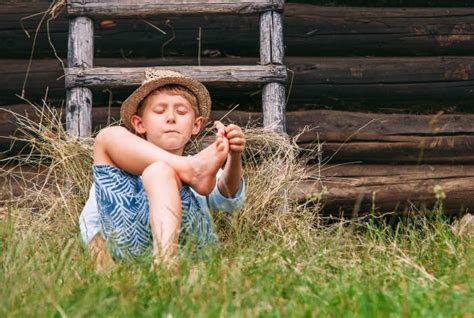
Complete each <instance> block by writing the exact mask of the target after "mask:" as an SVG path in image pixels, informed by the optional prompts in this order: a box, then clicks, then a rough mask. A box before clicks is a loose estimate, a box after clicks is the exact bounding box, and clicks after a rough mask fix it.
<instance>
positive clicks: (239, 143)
mask: <svg viewBox="0 0 474 318" xmlns="http://www.w3.org/2000/svg"><path fill="white" fill-rule="evenodd" d="M214 126H215V127H216V129H217V135H218V136H219V135H221V134H222V133H224V136H225V137H226V138H227V140H229V154H230V155H241V154H242V153H243V152H244V149H245V142H246V140H245V135H244V133H243V132H242V129H241V128H240V127H239V126H237V125H234V124H230V125H228V126H227V127H226V126H225V125H224V124H223V123H221V122H220V121H216V122H214Z"/></svg>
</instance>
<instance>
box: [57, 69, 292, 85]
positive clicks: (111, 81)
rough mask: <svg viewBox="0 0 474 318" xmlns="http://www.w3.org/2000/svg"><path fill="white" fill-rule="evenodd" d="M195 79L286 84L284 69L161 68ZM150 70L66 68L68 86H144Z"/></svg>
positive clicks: (208, 81) (206, 81)
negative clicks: (146, 74)
mask: <svg viewBox="0 0 474 318" xmlns="http://www.w3.org/2000/svg"><path fill="white" fill-rule="evenodd" d="M156 68H158V69H169V70H174V71H178V72H181V73H183V74H185V75H188V76H191V77H192V78H195V79H197V80H199V81H202V82H204V83H215V84H218V85H219V84H221V85H222V84H225V83H255V84H261V83H268V82H270V81H275V82H285V80H286V77H287V74H286V68H285V67H283V66H275V67H273V66H260V65H246V66H243V65H242V66H160V67H156ZM145 69H146V67H134V68H105V67H96V68H89V69H78V68H76V69H66V87H74V86H85V87H127V86H137V85H140V84H141V83H142V81H143V78H144V72H145Z"/></svg>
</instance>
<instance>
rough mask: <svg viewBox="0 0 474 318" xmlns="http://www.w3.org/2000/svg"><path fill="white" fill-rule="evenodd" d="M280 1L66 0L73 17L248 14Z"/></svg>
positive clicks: (278, 7) (273, 6) (280, 5)
mask: <svg viewBox="0 0 474 318" xmlns="http://www.w3.org/2000/svg"><path fill="white" fill-rule="evenodd" d="M283 6H284V1H283V0H256V1H249V0H233V1H225V0H199V1H198V0H127V1H121V2H119V1H116V0H68V1H67V10H68V13H69V15H74V16H89V17H95V16H111V17H116V16H128V17H130V16H151V15H163V14H168V15H197V14H251V13H259V12H265V11H272V10H283Z"/></svg>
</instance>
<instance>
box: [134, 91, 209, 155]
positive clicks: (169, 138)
mask: <svg viewBox="0 0 474 318" xmlns="http://www.w3.org/2000/svg"><path fill="white" fill-rule="evenodd" d="M143 107H144V109H143V113H142V116H141V117H140V116H139V115H133V116H132V118H131V121H132V125H133V126H134V127H135V130H136V131H137V132H138V133H140V134H145V135H146V139H147V140H148V141H149V142H151V143H153V144H155V145H157V146H159V147H160V148H162V149H164V150H167V151H169V152H171V153H174V154H177V155H182V154H183V150H184V147H185V145H186V143H187V142H188V141H189V139H190V138H191V136H193V135H197V134H198V133H199V130H200V129H201V125H202V121H203V118H202V117H198V118H195V113H194V110H193V108H192V106H191V104H190V103H189V102H188V100H187V99H186V98H184V97H183V96H180V95H168V94H166V93H159V94H155V95H151V96H149V97H148V98H147V100H146V103H145V105H144V106H143Z"/></svg>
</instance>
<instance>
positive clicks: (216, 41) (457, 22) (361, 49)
mask: <svg viewBox="0 0 474 318" xmlns="http://www.w3.org/2000/svg"><path fill="white" fill-rule="evenodd" d="M49 5H50V1H42V2H33V3H23V2H17V3H15V4H3V3H2V5H0V46H1V47H2V50H0V58H28V57H29V54H30V51H31V48H32V37H33V35H34V31H35V29H36V26H37V24H38V23H39V20H40V18H41V16H35V17H32V18H29V19H24V20H23V25H24V27H25V30H27V31H28V32H29V35H30V38H28V37H27V36H26V34H25V31H24V30H23V28H22V24H21V23H20V19H21V18H23V17H27V16H30V15H32V14H35V13H38V12H41V11H43V10H46V9H47V8H48V6H49ZM146 21H147V22H149V23H151V24H152V25H155V26H157V27H158V28H160V29H162V30H163V31H165V32H166V34H163V33H162V32H160V31H158V30H156V29H154V28H153V27H152V26H151V25H150V24H147V23H146V22H144V21H143V20H141V19H125V18H121V19H120V18H113V19H96V20H95V21H94V29H95V31H96V32H95V38H96V42H95V57H118V56H126V57H128V58H136V57H151V58H155V57H157V56H161V52H162V51H163V54H164V56H165V57H171V56H176V55H178V56H183V55H185V56H195V52H196V48H197V40H196V37H197V34H198V29H199V27H201V29H202V34H203V41H201V44H202V54H203V56H206V55H208V56H214V55H220V56H225V55H233V56H258V54H259V42H258V41H256V39H257V38H258V36H259V17H258V16H254V15H248V16H247V15H244V16H242V15H239V16H238V15H230V16H229V15H227V16H212V17H210V16H205V15H201V16H190V17H187V16H184V17H178V18H174V17H172V16H171V15H169V16H167V17H166V18H164V17H148V18H146ZM283 23H284V25H285V28H284V30H283V31H284V42H285V47H286V55H289V56H292V55H293V56H377V55H380V56H400V55H401V56H410V55H415V56H436V55H447V56H452V55H467V56H469V55H472V47H473V46H474V30H473V25H474V8H367V7H320V6H314V5H309V4H301V3H286V4H285V11H284V16H283ZM67 32H68V19H67V15H66V14H61V15H60V16H59V17H58V18H57V19H55V20H53V21H51V22H50V35H51V36H50V38H51V41H52V43H53V44H54V47H55V48H56V50H57V51H58V53H59V54H60V56H66V53H67V36H68V35H67ZM173 35H174V39H173V40H172V41H169V40H170V39H171V38H172V36H173ZM235 43H239V45H235ZM354 43H356V44H357V45H354ZM34 56H35V58H39V57H41V58H45V57H48V58H49V57H52V56H53V51H52V49H51V47H50V44H49V43H48V37H47V32H46V27H45V26H44V25H43V27H42V28H41V29H40V31H39V36H38V38H37V40H36V43H35V55H34Z"/></svg>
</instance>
